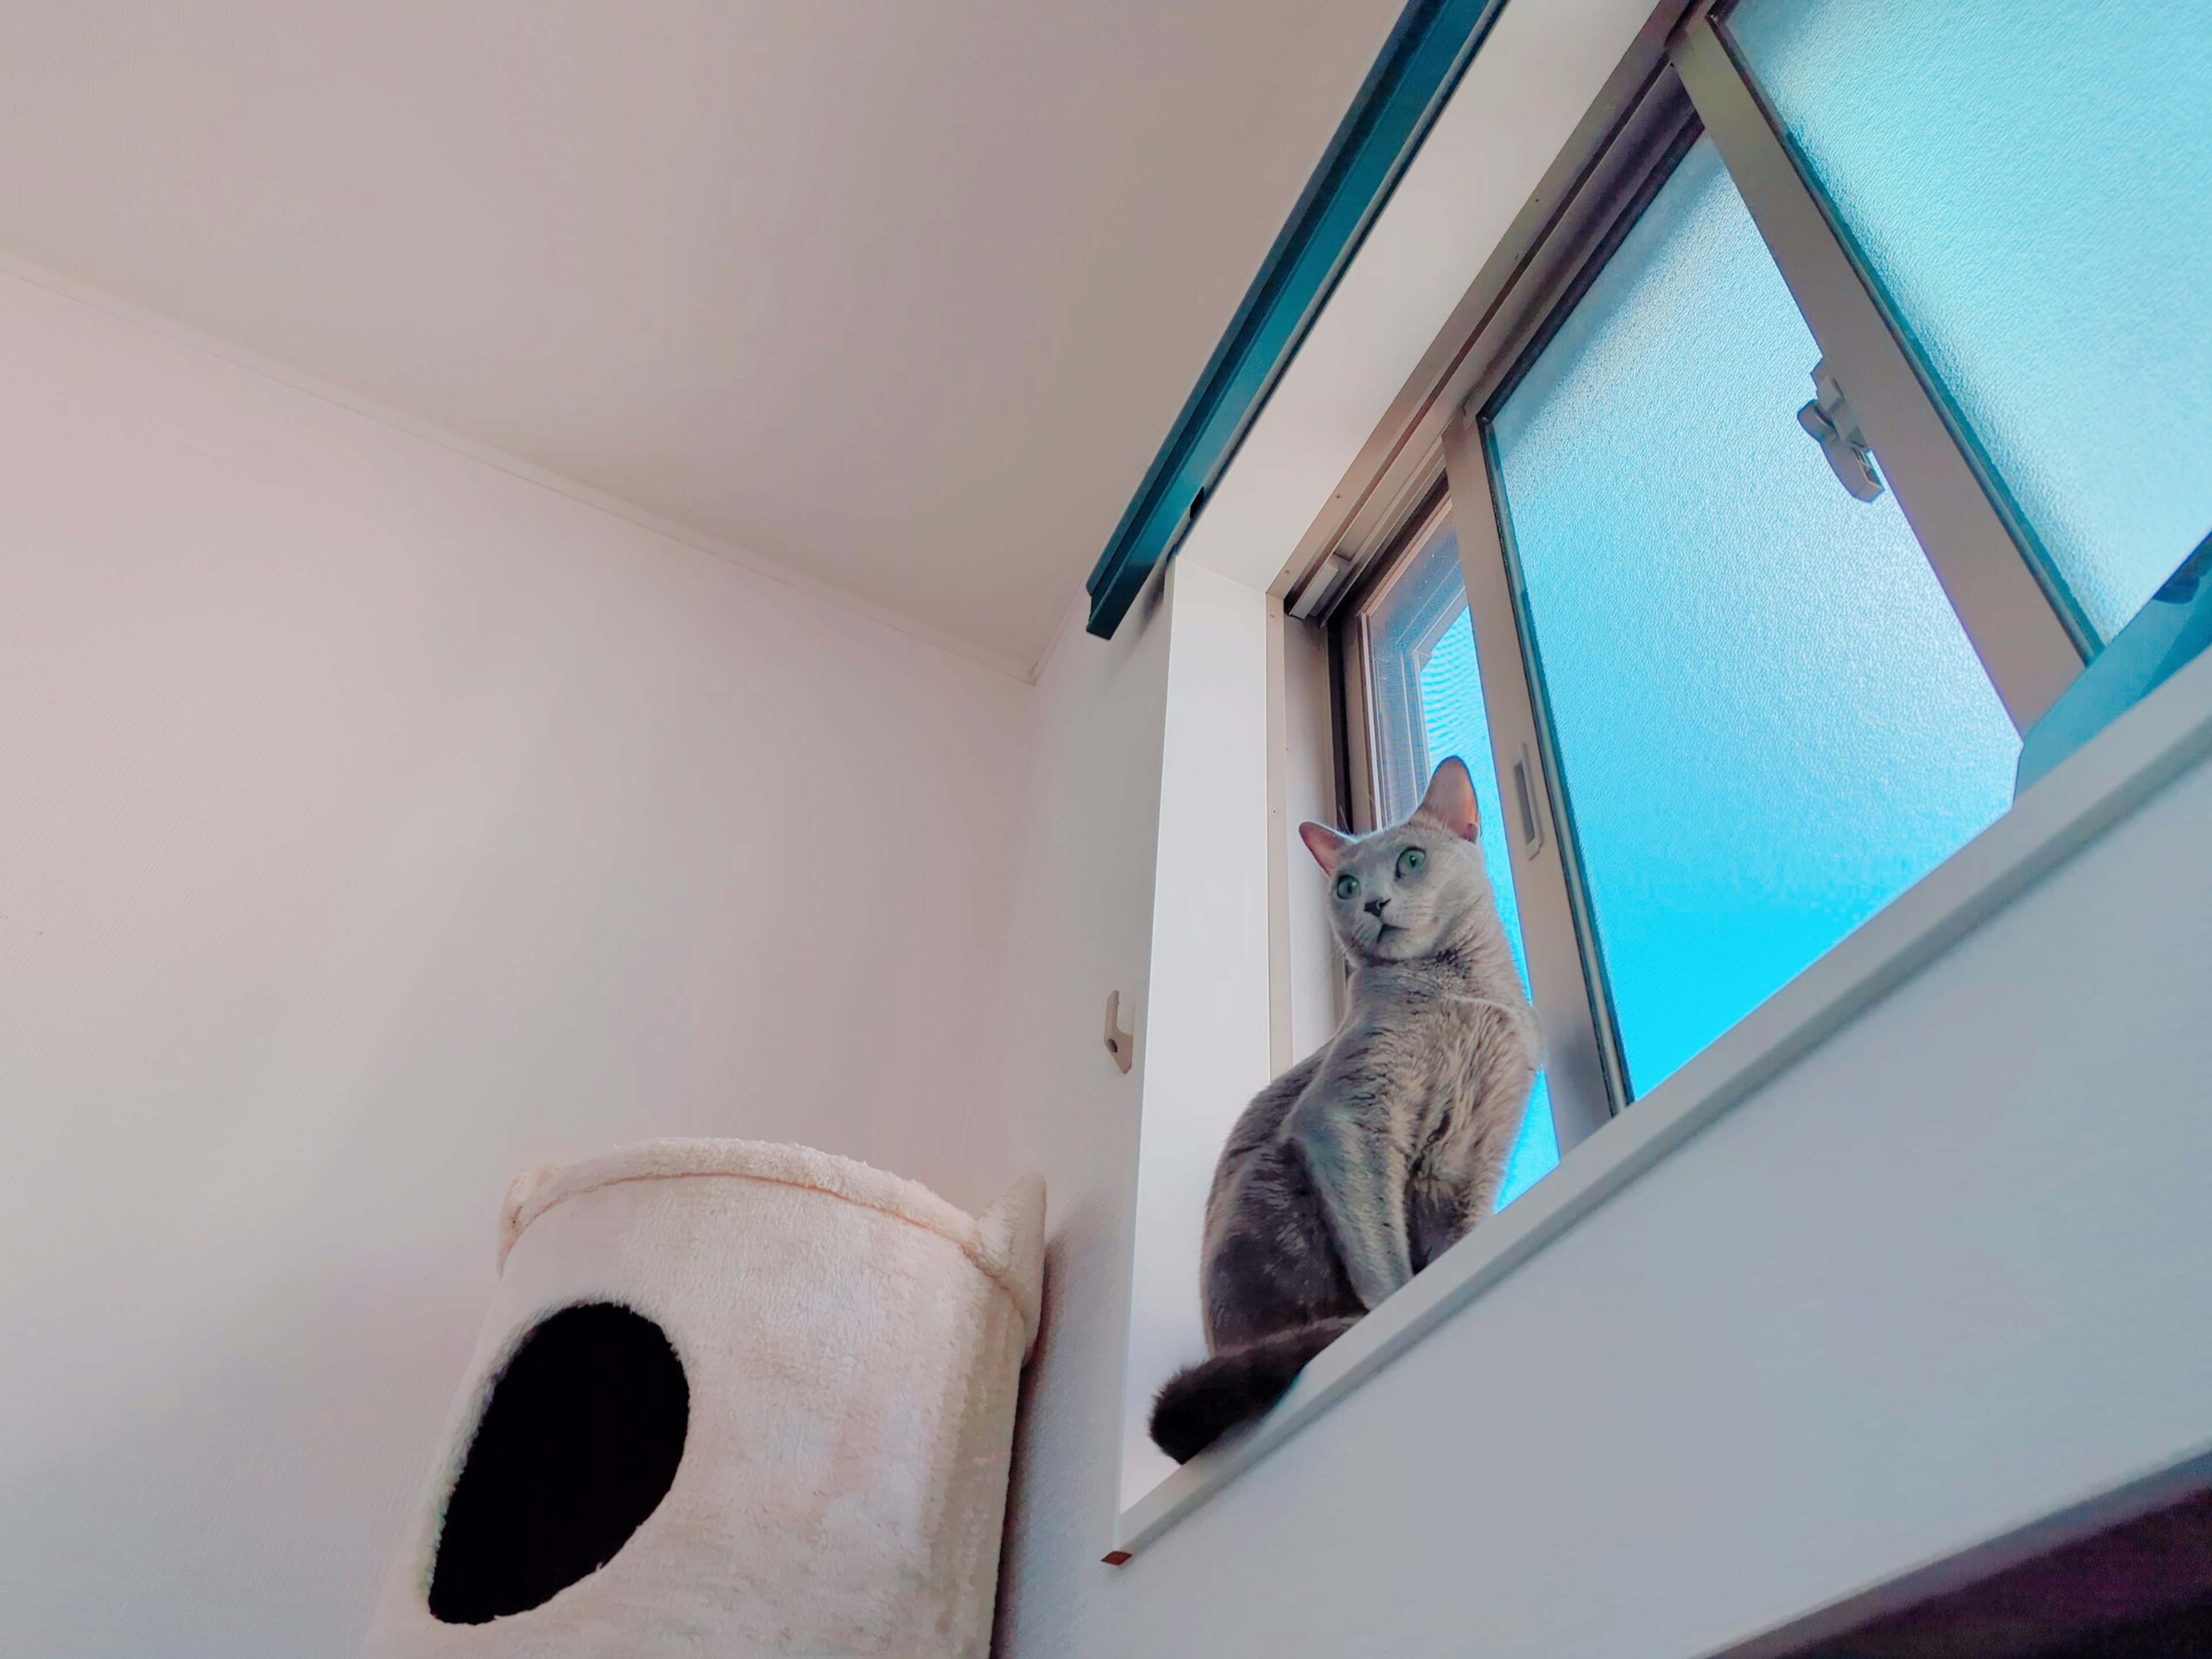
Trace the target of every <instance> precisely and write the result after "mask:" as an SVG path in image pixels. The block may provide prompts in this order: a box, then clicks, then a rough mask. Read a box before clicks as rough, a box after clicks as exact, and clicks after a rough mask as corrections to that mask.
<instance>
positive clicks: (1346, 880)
mask: <svg viewBox="0 0 2212 1659" xmlns="http://www.w3.org/2000/svg"><path fill="white" fill-rule="evenodd" d="M1358 890H1359V878H1358V877H1357V876H1339V877H1338V878H1336V896H1337V897H1339V898H1340V899H1348V898H1350V897H1351V896H1352V895H1353V894H1354V893H1356V892H1358Z"/></svg>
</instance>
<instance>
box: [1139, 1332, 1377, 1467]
mask: <svg viewBox="0 0 2212 1659" xmlns="http://www.w3.org/2000/svg"><path fill="white" fill-rule="evenodd" d="M1355 1323H1357V1321H1355V1320H1351V1319H1320V1320H1316V1321H1315V1322H1313V1323H1312V1324H1310V1325H1295V1326H1292V1327H1291V1328H1290V1329H1289V1330H1287V1331H1277V1332H1276V1333H1275V1334H1273V1335H1272V1336H1263V1337H1261V1339H1260V1340H1258V1341H1256V1342H1251V1343H1247V1344H1246V1345H1245V1346H1243V1347H1241V1348H1229V1349H1225V1350H1224V1351H1223V1352H1220V1353H1218V1354H1216V1355H1214V1356H1213V1358H1211V1359H1206V1360H1201V1361H1200V1362H1199V1363H1198V1364H1195V1365H1188V1366H1185V1367H1184V1368H1183V1369H1182V1370H1179V1371H1177V1372H1176V1374H1175V1375H1174V1376H1171V1377H1170V1378H1169V1379H1168V1381H1167V1384H1166V1386H1165V1387H1164V1388H1163V1389H1161V1390H1160V1391H1159V1394H1158V1397H1157V1398H1155V1399H1154V1400H1153V1401H1152V1443H1154V1444H1155V1445H1157V1446H1158V1448H1159V1449H1161V1450H1162V1451H1164V1452H1165V1453H1166V1454H1167V1455H1169V1456H1170V1457H1172V1458H1174V1459H1175V1461H1176V1462H1178V1463H1188V1462H1190V1460H1191V1459H1192V1458H1194V1457H1195V1456H1197V1455H1199V1453H1200V1452H1202V1451H1204V1450H1205V1449H1206V1448H1207V1447H1208V1446H1210V1445H1212V1443H1214V1442H1215V1441H1216V1440H1218V1439H1219V1438H1220V1437H1222V1436H1223V1435H1225V1434H1226V1433H1227V1432H1228V1431H1230V1430H1231V1429H1233V1428H1235V1427H1237V1425H1239V1424H1241V1423H1249V1422H1250V1421H1252V1419H1255V1418H1256V1417H1261V1416H1264V1415H1265V1414H1266V1413H1267V1409H1268V1407H1271V1406H1273V1404H1274V1403H1275V1402H1276V1401H1278V1400H1280V1399H1281V1398H1282V1397H1283V1395H1284V1394H1285V1392H1286V1391H1287V1390H1288V1389H1289V1388H1290V1386H1291V1383H1293V1382H1295V1381H1296V1380H1297V1375H1298V1373H1299V1372H1300V1371H1302V1370H1304V1369H1305V1365H1306V1362H1307V1361H1308V1360H1310V1359H1311V1358H1313V1357H1314V1356H1315V1355H1316V1354H1317V1353H1319V1352H1321V1351H1322V1349H1323V1348H1326V1347H1327V1346H1328V1345H1329V1344H1330V1343H1332V1342H1334V1341H1335V1340H1336V1339H1337V1338H1338V1337H1340V1336H1342V1335H1343V1334H1345V1333H1346V1331H1348V1330H1350V1329H1351V1328H1352V1326H1353V1325H1354V1324H1355Z"/></svg>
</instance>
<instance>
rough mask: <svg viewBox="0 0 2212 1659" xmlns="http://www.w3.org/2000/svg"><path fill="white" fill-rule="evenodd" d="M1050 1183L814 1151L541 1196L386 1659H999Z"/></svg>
mask: <svg viewBox="0 0 2212 1659" xmlns="http://www.w3.org/2000/svg"><path fill="white" fill-rule="evenodd" d="M1043 1218H1044V1186H1043V1183H1042V1182H1041V1181H1040V1180H1038V1179H1037V1178H1036V1177H1035V1176H1030V1177H1028V1178H1026V1179H1024V1180H1023V1181H1021V1182H1018V1183H1016V1185H1015V1186H1014V1187H1012V1188H1010V1189H1009V1190H1008V1191H1007V1192H1006V1194H1004V1195H1003V1196H1001V1197H1000V1199H999V1200H998V1201H997V1202H996V1203H994V1204H993V1205H992V1206H991V1207H990V1208H989V1209H987V1210H986V1211H985V1212H983V1214H982V1215H981V1217H970V1216H969V1215H967V1214H966V1213H964V1212H962V1211H960V1210H957V1209H956V1208H954V1207H953V1206H951V1205H950V1204H947V1203H945V1201H944V1200H941V1199H939V1197H937V1196H936V1195H935V1194H933V1193H931V1192H930V1191H928V1190H927V1188H922V1187H920V1186H917V1185H915V1183H914V1182H908V1181H902V1180H899V1179H898V1178H897V1177H896V1176H888V1175H885V1174H884V1173H882V1172H881V1171H879V1170H872V1169H870V1168H868V1167H867V1166H866V1164H854V1163H851V1162H849V1161H848V1160H846V1159H844V1158H832V1157H829V1156H828V1155H827V1154H825V1153H822V1152H812V1151H810V1150H808V1149H806V1148H805V1147H799V1146H770V1145H767V1144H765V1143H762V1142H757V1141H738V1140H661V1141H652V1142H647V1143H646V1144H644V1145H642V1146H634V1147H630V1148H627V1149H625V1150H623V1151H621V1152H612V1153H610V1154H608V1155H607V1156H605V1157H603V1158H594V1159H592V1160H590V1161H588V1162H586V1163H582V1164H571V1165H568V1167H566V1168H560V1169H544V1170H532V1171H531V1172H530V1173H529V1174H527V1175H526V1176H523V1177H521V1178H520V1180H518V1181H517V1182H515V1184H514V1186H513V1188H512V1189H511V1190H510V1192H509V1193H508V1195H507V1204H506V1206H505V1210H504V1212H503V1214H502V1216H501V1231H500V1262H501V1276H500V1281H499V1287H498V1290H497V1291H496V1293H495V1296H494V1298H493V1303H492V1308H491V1311H490V1314H489V1316H488V1317H487V1319H486V1321H485V1323H484V1327H483V1335H482V1337H481V1338H480V1339H479V1340H478V1343H477V1352H476V1354H475V1356H474V1358H472V1359H471V1363H470V1365H469V1369H468V1372H467V1381H466V1383H465V1386H464V1387H463V1388H462V1389H461V1392H460V1394H459V1398H458V1400H457V1401H456V1404H455V1407H454V1409H453V1416H452V1419H451V1421H450V1422H449V1424H448V1425H447V1433H446V1438H445V1441H444V1444H445V1447H446V1451H445V1454H444V1455H443V1456H442V1457H441V1460H440V1462H439V1464H438V1466H437V1468H436V1470H435V1472H434V1474H433V1475H432V1477H431V1479H430V1480H429V1481H428V1485H427V1487H426V1490H425V1492H424V1494H423V1498H422V1503H421V1504H420V1507H419V1512H418V1515H417V1517H416V1521H415V1522H414V1524H413V1525H412V1527H411V1528H410V1531H409V1533H408V1534H407V1538H406V1541H405V1542H404V1545H403V1547H402V1549H401V1553H400V1557H399V1559H398V1561H397V1562H395V1564H394V1566H393V1569H392V1572H391V1574H390V1575H389V1577H388V1579H387V1582H386V1585H385V1588H384V1593H383V1595H382V1598H381V1600H380V1603H379V1606H378V1607H377V1611H376V1614H375V1618H374V1623H373V1625H372V1626H371V1629H370V1633H369V1638H368V1644H367V1646H366V1648H365V1650H364V1652H365V1653H366V1654H367V1655H368V1656H371V1659H402V1656H404V1659H431V1656H439V1659H444V1656H453V1659H460V1656H471V1659H477V1656H482V1659H490V1656H516V1659H520V1656H524V1655H527V1656H532V1659H568V1656H582V1655H593V1656H615V1655H621V1656H624V1659H653V1656H660V1655H675V1654H684V1655H696V1654H707V1653H714V1654H731V1655H738V1654H743V1655H790V1656H797V1655H807V1656H829V1655H845V1654H862V1653H866V1654H871V1655H885V1656H913V1659H921V1656H925V1655H927V1656H930V1659H940V1656H955V1655H957V1656H973V1659H982V1656H983V1655H984V1654H985V1653H986V1651H987V1649H988V1646H989V1644H990V1631H991V1607H992V1601H993V1597H994V1591H995V1589H996V1580H997V1571H998V1559H999V1538H1000V1528H1001V1524H1002V1521H1003V1516H1004V1512H1005V1505H1006V1479H1007V1472H1008V1463H1009V1459H1010V1457H1011V1454H1012V1437H1013V1425H1014V1406H1015V1398H1016V1390H1017V1385H1018V1380H1019V1373H1020V1370H1021V1365H1022V1362H1023V1360H1024V1358H1025V1357H1026V1355H1027V1353H1028V1352H1029V1350H1030V1346H1031V1345H1032V1344H1033V1342H1034V1340H1035V1335H1036V1323H1037V1310H1038V1294H1039V1286H1040V1279H1041V1276H1042V1254H1043V1243H1042V1237H1043Z"/></svg>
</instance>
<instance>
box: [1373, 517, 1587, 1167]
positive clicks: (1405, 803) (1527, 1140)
mask: <svg viewBox="0 0 2212 1659" xmlns="http://www.w3.org/2000/svg"><path fill="white" fill-rule="evenodd" d="M1368 652H1369V658H1370V668H1371V670H1372V673H1373V683H1372V685H1371V687H1370V690H1371V692H1372V695H1373V696H1374V697H1375V702H1376V734H1377V736H1378V738H1379V739H1380V749H1381V752H1380V753H1379V754H1378V756H1377V757H1376V758H1377V760H1378V761H1379V762H1380V764H1379V765H1378V766H1377V767H1376V772H1377V774H1378V775H1379V777H1380V780H1381V784H1382V792H1383V800H1382V801H1380V802H1379V803H1378V805H1380V807H1381V808H1382V815H1383V817H1384V818H1385V819H1388V820H1391V821H1395V820H1396V819H1399V818H1401V817H1405V816H1406V815H1407V813H1409V812H1411V811H1413V808H1414V807H1415V806H1416V805H1419V802H1420V799H1421V792H1422V791H1423V790H1424V789H1425V787H1427V784H1428V775H1429V769H1430V768H1431V766H1433V765H1434V764H1436V763H1437V762H1439V761H1441V760H1443V758H1444V757H1446V756H1448V755H1457V756H1458V757H1460V758H1461V759H1462V760H1463V761H1465V762H1466V763H1467V769H1468V775H1470V776H1471V777H1473V778H1474V795H1475V800H1476V803H1477V805H1479V806H1480V810H1481V813H1482V830H1481V834H1482V861H1483V864H1484V866H1486V868H1487V869H1488V871H1489V872H1490V885H1491V888H1492V890H1493V891H1494V892H1495V893H1496V894H1497V895H1498V920H1499V921H1501V922H1502V923H1503V924H1504V928H1505V938H1506V942H1507V943H1508V944H1510V945H1511V946H1512V947H1513V963H1514V966H1515V967H1516V968H1518V969H1520V970H1521V986H1522V992H1523V994H1526V992H1527V990H1528V951H1527V950H1526V948H1525V947H1524V946H1523V945H1522V939H1521V909H1520V905H1519V903H1518V902H1517V901H1516V897H1515V895H1514V891H1513V855H1512V852H1511V849H1510V846H1509V845H1508V843H1507V842H1506V839H1505V814H1504V807H1503V805H1501V803H1500V800H1499V796H1498V772H1497V769H1496V766H1495V765H1494V763H1492V759H1491V752H1490V720H1489V717H1488V716H1487V715H1486V714H1485V713H1484V711H1483V703H1482V677H1481V675H1480V673H1479V672H1478V671H1477V670H1476V667H1475V660H1474V629H1473V628H1472V627H1471V626H1470V624H1469V623H1468V610H1467V587H1466V584H1465V582H1464V581H1463V580H1462V577H1461V575H1460V568H1459V542H1458V539H1457V538H1455V536H1454V535H1453V534H1452V530H1451V526H1450V525H1449V522H1439V523H1438V524H1437V526H1436V527H1435V529H1434V530H1432V531H1431V532H1430V534H1429V536H1428V538H1427V539H1426V540H1425V542H1424V543H1423V544H1422V547H1421V549H1420V550H1419V552H1418V553H1417V554H1416V555H1415V556H1414V557H1413V561H1412V562H1411V563H1410V564H1409V565H1408V566H1407V569H1406V571H1405V573H1404V574H1402V575H1401V576H1400V577H1398V579H1397V580H1395V581H1394V582H1393V583H1392V584H1391V585H1390V587H1389V591H1388V592H1386V593H1385V594H1384V595H1383V599H1381V601H1380V602H1379V603H1378V604H1377V605H1376V607H1375V608H1374V610H1373V611H1371V612H1370V615H1369V618H1368ZM1558 1163H1559V1139H1558V1136H1557V1134H1556V1133H1555V1132H1554V1130H1553V1125H1552V1097H1551V1091H1550V1090H1549V1088H1548V1087H1547V1085H1546V1082H1545V1079H1544V1076H1543V1074H1542V1073H1537V1076H1536V1085H1535V1088H1534V1091H1532V1092H1531V1093H1530V1095H1529V1097H1528V1115H1527V1116H1526V1117H1525V1118H1523V1119H1522V1124H1521V1138H1520V1139H1519V1140H1517V1141H1516V1142H1515V1143H1514V1147H1513V1152H1512V1154H1511V1156H1510V1157H1509V1158H1507V1159H1506V1164H1505V1176H1504V1181H1503V1182H1500V1183H1499V1186H1498V1208H1499V1209H1501V1210H1502V1209H1504V1207H1505V1206H1507V1205H1508V1204H1510V1203H1511V1202H1512V1201H1513V1200H1515V1199H1516V1198H1518V1197H1520V1196H1521V1194H1523V1193H1525V1192H1527V1191H1528V1188H1531V1187H1533V1186H1534V1185H1535V1184H1536V1183H1537V1182H1539V1181H1541V1180H1542V1179H1543V1178H1544V1176H1547V1175H1549V1174H1550V1173H1551V1172H1552V1170H1553V1168H1554V1167H1555V1166H1556V1165H1557V1164H1558Z"/></svg>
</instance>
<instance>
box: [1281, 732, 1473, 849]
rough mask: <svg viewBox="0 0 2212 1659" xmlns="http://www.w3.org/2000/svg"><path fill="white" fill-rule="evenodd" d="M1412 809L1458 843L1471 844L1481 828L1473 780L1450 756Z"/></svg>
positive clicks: (1459, 763)
mask: <svg viewBox="0 0 2212 1659" xmlns="http://www.w3.org/2000/svg"><path fill="white" fill-rule="evenodd" d="M1416 810H1417V811H1419V813H1421V814H1422V815H1423V816H1424V817H1431V818H1433V819H1435V820H1436V821H1437V823H1441V824H1442V825H1443V827H1444V828H1445V829H1449V830H1450V831H1451V832H1452V834H1454V835H1455V836H1458V837H1459V838H1460V839H1461V840H1462V841H1473V840H1474V838H1475V836H1477V835H1478V834H1480V831H1481V829H1482V809H1481V808H1480V807H1479V806H1477V805H1475V804H1474V779H1473V778H1472V777H1470V776H1468V770H1467V763H1466V762H1465V761H1463V760H1462V759H1461V758H1460V757H1458V756H1457V755H1454V756H1452V757H1449V759H1447V760H1446V761H1445V762H1444V763H1443V764H1442V765H1440V766H1439V767H1437V771H1436V775H1435V776H1434V777H1432V778H1431V779H1430V780H1429V793H1427V794H1425V795H1424V796H1422V797H1421V804H1420V805H1419V807H1418V808H1417V809H1416ZM1307 844H1308V845H1309V846H1310V845H1311V844H1312V843H1311V842H1308V843H1307Z"/></svg>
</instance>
